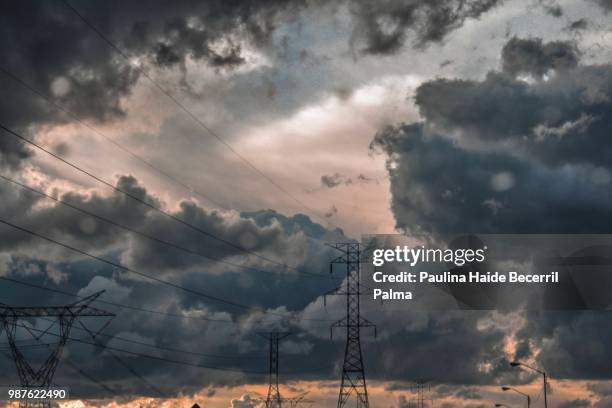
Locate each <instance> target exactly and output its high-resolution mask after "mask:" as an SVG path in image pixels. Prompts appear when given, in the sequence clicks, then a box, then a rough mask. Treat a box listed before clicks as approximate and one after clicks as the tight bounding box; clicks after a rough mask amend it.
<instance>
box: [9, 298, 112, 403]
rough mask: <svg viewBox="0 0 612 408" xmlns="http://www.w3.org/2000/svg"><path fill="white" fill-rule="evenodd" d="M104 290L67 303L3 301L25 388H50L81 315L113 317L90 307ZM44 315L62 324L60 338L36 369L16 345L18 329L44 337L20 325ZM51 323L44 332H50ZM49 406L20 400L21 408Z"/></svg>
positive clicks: (14, 358)
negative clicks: (19, 304) (30, 304)
mask: <svg viewBox="0 0 612 408" xmlns="http://www.w3.org/2000/svg"><path fill="white" fill-rule="evenodd" d="M103 292H104V291H101V292H98V293H95V294H93V295H91V296H88V297H85V298H83V299H82V300H79V301H78V302H75V303H72V304H70V305H67V306H49V307H12V306H8V305H5V304H0V319H2V327H3V328H4V331H5V332H6V337H7V339H8V343H9V346H10V349H11V354H12V356H13V360H14V361H15V366H16V367H17V374H18V375H19V380H20V382H21V386H22V387H23V388H48V387H50V386H51V383H52V381H53V375H54V374H55V370H56V368H57V366H58V364H59V361H60V357H61V356H62V352H63V350H64V346H65V345H66V342H67V341H68V336H69V335H70V329H71V328H72V325H73V323H74V322H75V321H76V320H77V319H78V318H80V317H108V318H112V317H114V316H115V315H114V314H112V313H109V312H106V311H104V310H100V309H96V308H94V307H91V306H89V304H90V303H91V302H93V301H94V300H96V299H97V298H98V297H99V296H100V295H101V294H102V293H103ZM41 317H52V318H55V319H56V321H54V322H53V323H54V324H55V323H59V334H58V337H59V341H58V342H57V344H56V345H55V346H54V347H50V350H51V352H50V354H49V356H48V357H47V359H46V360H45V361H44V363H43V364H42V365H41V366H40V367H38V369H34V368H33V367H32V365H31V364H30V363H29V362H28V360H27V359H26V357H25V356H24V354H23V353H22V352H21V351H20V350H19V346H18V344H17V339H16V337H17V329H18V328H23V329H24V330H26V331H29V332H30V334H31V335H32V336H33V337H34V338H36V339H37V340H38V339H39V338H40V337H41V336H42V335H39V336H36V335H34V333H33V331H32V329H30V328H29V326H27V325H24V324H18V321H19V320H22V319H32V318H41ZM50 328H51V326H50V327H49V328H48V329H47V330H45V331H44V332H43V334H45V333H47V332H48V330H50ZM34 407H36V408H50V407H51V401H32V400H24V401H21V402H20V403H19V408H34Z"/></svg>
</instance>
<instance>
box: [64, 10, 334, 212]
mask: <svg viewBox="0 0 612 408" xmlns="http://www.w3.org/2000/svg"><path fill="white" fill-rule="evenodd" d="M60 1H61V2H62V3H63V4H64V5H65V6H66V7H68V8H69V9H70V10H71V11H72V12H73V13H74V14H75V15H76V16H77V17H78V18H80V19H81V21H83V23H85V25H87V26H88V27H89V28H90V29H91V30H92V31H93V32H94V33H96V34H97V35H98V37H100V38H101V39H102V40H103V41H104V42H105V43H106V44H107V45H108V46H109V47H111V48H112V49H113V50H114V51H115V52H117V53H118V54H119V55H120V56H121V57H123V58H124V59H125V60H126V61H127V62H128V64H130V57H129V55H127V54H126V53H125V52H124V51H122V50H121V49H120V48H119V47H118V46H116V45H115V44H114V43H113V42H112V41H111V40H110V39H109V38H108V37H107V36H105V35H104V33H102V31H100V30H99V29H98V28H97V27H96V26H95V25H94V24H92V23H91V22H90V21H89V20H88V19H86V18H85V16H84V15H83V14H82V13H81V12H79V11H78V10H77V9H76V8H75V7H74V6H72V4H70V2H68V1H66V0H60ZM130 66H132V67H133V68H134V69H135V70H136V71H137V72H138V73H139V74H141V75H143V76H144V77H145V78H146V79H147V80H149V81H150V82H151V83H152V84H153V85H154V86H155V87H156V88H157V89H158V90H159V91H160V92H161V93H163V94H164V95H165V96H166V97H167V98H168V99H170V100H171V101H172V102H173V103H174V104H175V105H176V106H177V107H178V108H179V109H180V110H181V111H183V112H184V113H185V114H186V115H187V116H189V117H190V118H191V119H193V121H194V122H196V123H197V124H198V125H199V126H200V127H201V128H202V129H204V130H205V131H206V132H208V133H209V134H210V135H212V136H213V137H214V138H215V139H217V140H218V141H219V142H220V143H221V144H223V145H224V146H225V147H226V148H227V149H228V150H229V151H230V152H232V153H233V154H234V155H235V156H236V157H238V159H240V161H242V162H243V163H244V164H245V165H246V166H247V167H248V168H251V169H252V170H253V171H255V172H256V173H257V174H259V175H260V176H261V177H262V178H264V179H265V180H266V181H268V182H269V183H270V184H272V185H273V186H274V187H276V188H277V189H278V190H279V191H281V192H282V193H284V194H285V195H286V196H287V197H289V198H291V199H292V200H293V201H294V202H296V203H297V204H298V205H300V206H301V207H302V208H304V209H306V210H307V211H309V212H310V213H311V214H312V215H315V216H316V217H317V218H319V219H321V220H323V221H324V222H329V220H328V219H326V218H325V217H324V216H321V215H319V214H318V213H317V212H316V211H315V210H313V209H312V208H310V207H309V206H307V205H306V204H304V202H302V201H301V200H300V199H298V198H297V197H295V196H294V195H293V194H291V192H289V191H288V190H287V189H286V188H284V187H283V186H282V185H280V184H279V183H277V182H276V181H274V179H272V178H271V177H270V176H268V175H267V174H266V173H265V172H263V171H262V170H261V169H259V167H257V166H255V164H253V163H252V162H251V161H250V160H249V159H247V158H246V157H245V156H243V155H242V154H241V153H239V152H238V151H237V150H236V149H235V148H234V147H233V146H232V145H231V144H230V143H229V142H228V141H226V140H225V139H224V138H223V137H221V136H220V135H219V134H218V133H217V132H215V131H214V130H213V129H211V128H210V127H209V126H208V125H206V124H205V123H204V122H203V121H202V120H201V119H200V118H198V117H197V116H196V115H195V114H194V113H193V112H191V110H189V109H188V108H187V107H186V106H185V105H184V104H182V103H181V102H180V101H179V100H178V99H176V98H175V97H174V96H172V94H171V93H169V92H168V91H167V90H166V89H164V87H163V86H161V85H160V84H159V83H158V82H157V81H156V80H155V79H153V77H151V76H150V75H149V74H148V73H147V72H146V71H145V70H144V69H142V68H140V67H134V66H133V65H132V64H130Z"/></svg>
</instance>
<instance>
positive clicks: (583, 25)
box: [565, 18, 589, 32]
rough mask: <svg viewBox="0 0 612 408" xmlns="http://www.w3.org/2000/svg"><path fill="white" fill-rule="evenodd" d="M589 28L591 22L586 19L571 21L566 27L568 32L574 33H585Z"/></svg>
mask: <svg viewBox="0 0 612 408" xmlns="http://www.w3.org/2000/svg"><path fill="white" fill-rule="evenodd" d="M587 28H589V20H587V19H586V18H579V19H578V20H574V21H571V22H569V23H568V24H567V26H566V27H565V29H566V30H568V31H572V32H577V31H583V30H586V29H587Z"/></svg>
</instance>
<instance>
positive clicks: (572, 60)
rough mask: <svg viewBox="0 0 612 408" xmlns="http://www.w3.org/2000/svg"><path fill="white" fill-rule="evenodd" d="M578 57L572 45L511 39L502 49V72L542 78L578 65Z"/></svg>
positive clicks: (530, 39) (529, 39)
mask: <svg viewBox="0 0 612 408" xmlns="http://www.w3.org/2000/svg"><path fill="white" fill-rule="evenodd" d="M578 60H579V55H578V50H577V49H576V46H575V45H574V44H571V43H569V42H565V41H553V42H547V43H544V42H543V41H542V39H540V38H527V39H524V38H517V37H513V38H512V39H510V41H508V42H507V43H506V45H505V46H504V48H503V49H502V65H503V70H504V72H506V73H508V74H510V75H513V76H517V75H533V76H535V77H542V76H543V75H545V74H546V73H548V72H549V71H561V70H568V69H570V68H574V67H575V66H576V65H578Z"/></svg>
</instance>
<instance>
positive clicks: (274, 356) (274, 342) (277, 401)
mask: <svg viewBox="0 0 612 408" xmlns="http://www.w3.org/2000/svg"><path fill="white" fill-rule="evenodd" d="M290 334H291V333H289V332H279V331H272V332H269V333H266V334H260V335H261V336H262V337H265V338H266V339H268V340H269V342H270V354H269V378H270V381H269V386H268V396H267V397H266V401H265V404H266V408H281V407H282V406H283V398H282V397H281V394H280V388H279V386H278V360H279V358H278V357H279V354H278V345H279V343H280V341H281V340H282V339H284V338H285V337H287V336H289V335H290Z"/></svg>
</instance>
